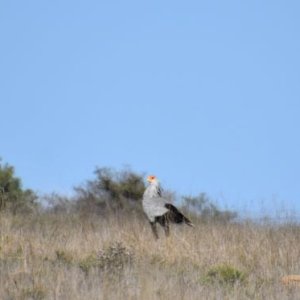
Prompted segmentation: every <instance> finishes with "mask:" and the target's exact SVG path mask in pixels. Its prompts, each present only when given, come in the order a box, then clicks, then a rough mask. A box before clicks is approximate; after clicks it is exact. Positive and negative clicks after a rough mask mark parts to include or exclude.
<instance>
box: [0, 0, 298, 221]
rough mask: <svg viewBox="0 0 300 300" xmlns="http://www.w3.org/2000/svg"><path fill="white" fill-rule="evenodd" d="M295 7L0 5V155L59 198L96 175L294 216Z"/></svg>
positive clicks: (30, 183) (254, 1) (29, 183)
mask: <svg viewBox="0 0 300 300" xmlns="http://www.w3.org/2000/svg"><path fill="white" fill-rule="evenodd" d="M299 12H300V2H299V1H297V0H294V1H293V0H291V1H278V0H272V1H271V0H265V1H261V0H251V1H244V0H243V1H242V0H240V1H231V0H229V1H224V0H219V1H216V0H209V1H208V0H207V1H201V0H200V1H199V0H195V1H176V0H175V1H174V0H172V1H157V0H153V1H131V0H129V1H113V0H112V1H99V0H85V1H76V0H72V1H71V0H63V1H62V0H59V1H58V0H51V1H50V0H48V1H46V0H45V1H40V0H28V1H21V0H15V1H14V0H12V1H1V2H0V38H1V40H0V105H1V106H0V132H1V139H0V156H1V157H2V158H3V160H4V161H5V162H8V163H9V164H11V165H13V166H14V167H15V168H16V173H17V175H18V176H20V177H21V178H22V180H23V184H24V186H25V187H27V188H32V189H33V190H35V191H38V192H40V193H48V192H51V191H57V192H60V193H70V191H71V190H72V188H73V186H76V185H78V184H81V183H83V182H84V181H86V180H87V179H91V178H93V171H94V169H95V167H96V166H99V167H104V166H105V167H113V168H116V169H117V170H121V169H122V168H123V167H124V166H125V165H128V166H131V168H132V169H133V170H134V171H137V172H145V173H146V174H148V173H150V174H155V175H157V176H158V177H159V178H160V179H161V182H162V184H163V186H164V187H165V188H167V189H172V190H175V191H177V192H178V193H179V194H187V195H190V194H192V195H195V194H198V193H200V192H205V193H207V194H208V195H210V196H211V197H213V198H214V199H216V200H217V201H218V202H219V203H220V204H221V205H225V206H227V207H229V208H235V209H239V210H253V209H256V208H259V209H262V208H263V209H265V210H266V211H268V210H270V211H271V210H274V209H275V208H276V209H277V210H278V209H279V210H280V209H282V208H283V209H296V212H297V214H299V215H300V182H299V181H300V180H299V179H300V132H299V131H300V18H299Z"/></svg>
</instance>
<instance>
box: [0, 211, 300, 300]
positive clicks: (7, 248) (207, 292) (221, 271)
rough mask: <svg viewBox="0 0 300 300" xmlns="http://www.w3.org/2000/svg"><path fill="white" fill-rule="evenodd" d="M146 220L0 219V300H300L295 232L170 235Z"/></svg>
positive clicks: (210, 229) (239, 228) (244, 228)
mask: <svg viewBox="0 0 300 300" xmlns="http://www.w3.org/2000/svg"><path fill="white" fill-rule="evenodd" d="M160 235H161V238H160V239H159V240H158V241H155V240H154V238H153V236H152V233H151V230H150V228H149V225H148V223H147V222H146V220H143V219H138V218H135V219H129V218H125V217H123V216H122V215H120V216H111V217H100V216H95V215H94V216H91V215H90V216H83V215H79V214H40V215H28V216H25V215H23V216H21V215H20V216H18V215H17V216H12V215H7V214H0V299H3V300H6V299H151V300H152V299H172V300H175V299H280V300H284V299H300V288H299V287H296V286H289V287H287V286H284V285H282V284H281V282H280V279H281V278H282V276H284V275H288V274H300V227H298V226H296V225H293V224H282V225H274V224H263V225H262V224H260V225H258V224H255V223H251V222H248V223H246V222H244V223H237V224H217V223H215V224H214V223H207V224H203V223H201V222H198V223H197V222H196V227H195V228H189V227H187V226H186V227H182V226H173V227H172V228H171V237H170V238H168V239H166V238H165V237H164V236H163V232H162V231H161V232H160Z"/></svg>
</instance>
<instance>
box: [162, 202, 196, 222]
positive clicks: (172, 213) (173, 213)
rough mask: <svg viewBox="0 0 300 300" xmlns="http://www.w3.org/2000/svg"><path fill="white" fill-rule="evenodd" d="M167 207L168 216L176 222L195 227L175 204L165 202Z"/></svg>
mask: <svg viewBox="0 0 300 300" xmlns="http://www.w3.org/2000/svg"><path fill="white" fill-rule="evenodd" d="M165 208H167V209H168V210H169V211H168V212H167V218H168V219H169V220H170V221H171V222H174V223H177V224H179V223H185V224H187V225H189V226H191V227H194V225H193V223H192V222H191V221H190V220H189V219H188V218H187V217H185V216H184V215H183V214H182V213H181V212H180V211H179V210H178V209H177V208H176V207H175V206H174V205H172V204H170V203H166V204H165Z"/></svg>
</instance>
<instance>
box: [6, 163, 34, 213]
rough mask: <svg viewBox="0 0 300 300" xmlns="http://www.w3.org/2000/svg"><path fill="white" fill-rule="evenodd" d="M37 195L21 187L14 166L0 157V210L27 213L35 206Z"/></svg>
mask: <svg viewBox="0 0 300 300" xmlns="http://www.w3.org/2000/svg"><path fill="white" fill-rule="evenodd" d="M36 200H37V196H36V195H35V194H34V193H33V191H31V190H29V189H25V190H24V189H23V188H22V183H21V179H20V178H18V177H16V176H15V171H14V168H13V167H12V166H10V165H8V164H3V163H2V162H1V159H0V211H4V210H6V211H10V212H13V213H14V214H16V213H28V212H30V211H33V210H35V209H36V208H37V205H38V204H37V201H36Z"/></svg>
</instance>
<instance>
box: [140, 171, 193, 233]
mask: <svg viewBox="0 0 300 300" xmlns="http://www.w3.org/2000/svg"><path fill="white" fill-rule="evenodd" d="M147 181H148V182H149V185H148V187H147V188H146V190H145V192H144V195H143V209H144V212H145V214H146V216H147V217H148V220H149V222H150V225H151V229H152V232H153V234H154V236H155V238H156V239H158V233H157V228H156V223H159V224H160V225H161V226H162V227H163V228H164V231H165V235H166V236H169V234H170V228H169V223H170V222H172V223H177V224H179V223H185V224H187V225H189V226H191V227H194V225H193V223H192V222H191V221H190V220H189V219H188V218H187V217H185V216H184V215H183V214H182V213H181V212H180V211H179V210H178V209H177V208H176V207H175V206H174V205H173V204H171V203H170V202H169V201H168V200H167V199H165V198H163V197H162V193H161V188H160V185H159V182H158V180H157V178H156V177H155V176H152V175H151V176H148V177H147Z"/></svg>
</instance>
